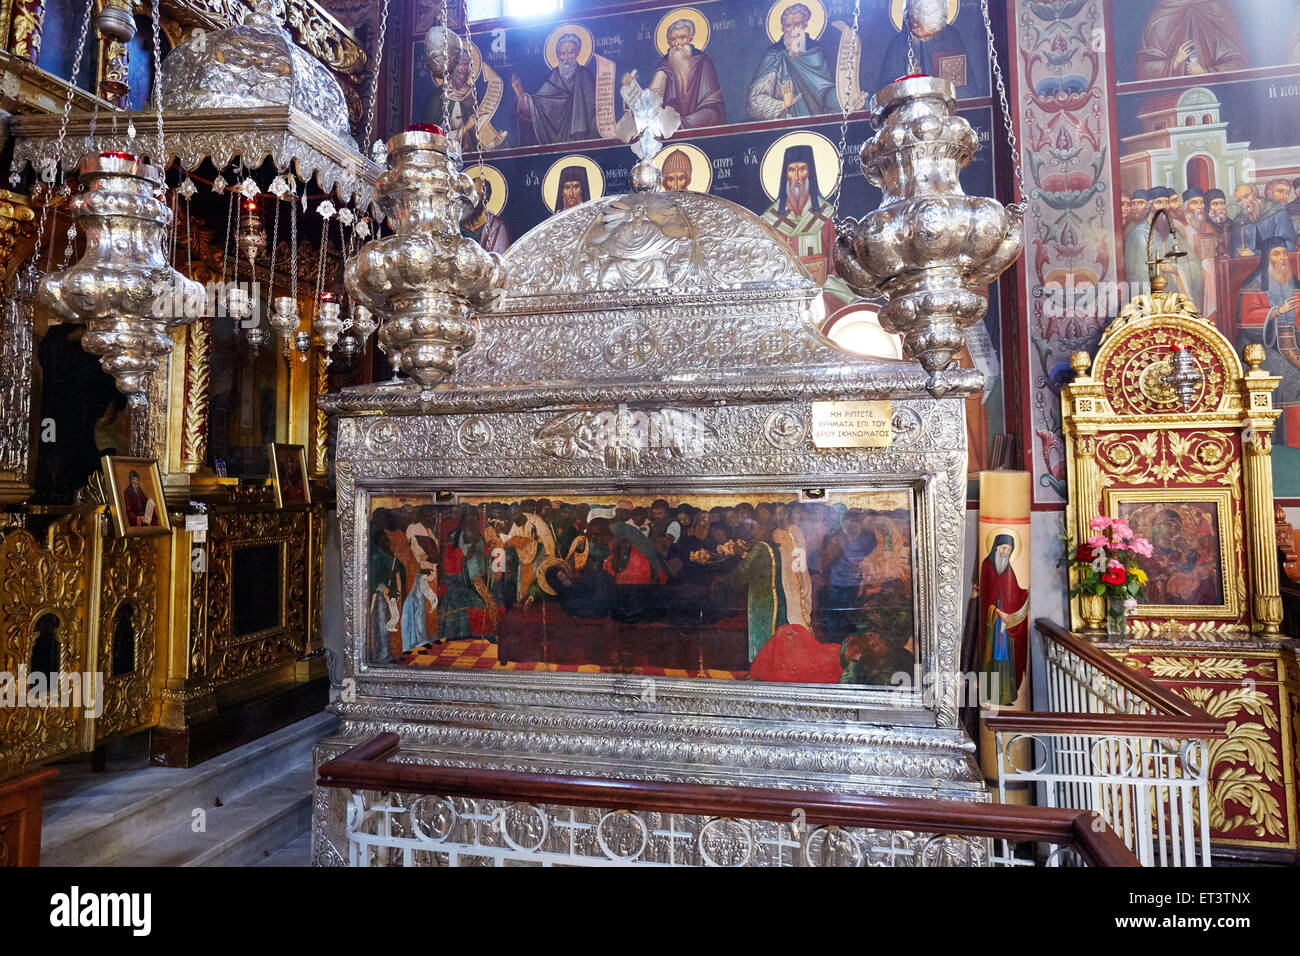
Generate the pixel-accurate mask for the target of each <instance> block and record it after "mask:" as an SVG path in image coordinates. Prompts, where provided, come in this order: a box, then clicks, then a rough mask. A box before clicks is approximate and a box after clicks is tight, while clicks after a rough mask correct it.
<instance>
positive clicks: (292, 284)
mask: <svg viewBox="0 0 1300 956" xmlns="http://www.w3.org/2000/svg"><path fill="white" fill-rule="evenodd" d="M285 175H286V176H292V175H293V173H291V172H287V173H285ZM303 188H304V189H306V186H304V187H303ZM289 296H290V297H291V298H292V299H293V307H294V308H295V309H296V308H298V187H297V186H296V185H295V186H294V187H293V205H292V206H291V207H290V209H289ZM285 354H286V355H288V354H289V353H288V352H286V353H285Z"/></svg>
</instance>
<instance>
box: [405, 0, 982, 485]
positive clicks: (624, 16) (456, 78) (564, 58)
mask: <svg viewBox="0 0 1300 956" xmlns="http://www.w3.org/2000/svg"><path fill="white" fill-rule="evenodd" d="M902 9H903V4H902V0H891V2H886V3H880V2H868V3H863V4H862V7H861V18H860V21H859V29H858V36H859V37H860V38H861V41H862V42H861V50H860V53H858V52H857V51H855V45H854V44H853V43H852V42H851V38H852V35H853V31H852V21H853V3H852V2H851V0H829V2H823V0H777V2H775V3H749V2H741V0H709V2H701V3H695V4H692V5H689V6H673V5H669V4H664V5H662V6H659V7H655V8H653V9H648V10H635V11H622V12H619V13H617V14H602V13H600V12H599V10H595V11H592V12H590V13H588V12H582V13H574V14H571V15H570V16H569V17H567V18H563V17H561V18H556V17H552V18H547V19H543V20H536V21H510V20H503V21H488V22H486V23H484V24H478V25H474V24H471V43H470V44H469V46H468V47H467V49H466V51H465V53H463V54H462V56H461V59H460V61H459V63H458V64H457V67H456V69H455V70H454V71H453V74H452V76H451V77H450V78H449V80H448V82H447V84H446V89H445V90H444V89H443V88H442V87H441V86H438V85H437V84H435V83H434V82H433V80H432V78H431V77H430V76H429V74H428V70H427V68H426V66H425V64H424V41H423V33H422V32H419V31H418V30H417V31H416V32H413V33H412V36H413V37H414V39H413V41H412V44H411V48H410V50H409V55H408V60H407V62H408V73H407V77H406V85H405V87H404V90H403V97H404V107H403V113H404V115H405V117H407V118H409V119H410V120H414V121H422V122H435V123H438V124H440V125H444V126H446V127H447V128H449V129H450V130H451V131H452V135H453V136H454V137H455V138H456V139H458V140H459V142H460V143H461V146H462V150H463V151H464V153H465V156H466V165H467V167H468V166H473V167H474V168H475V169H478V170H480V171H481V172H482V173H484V174H485V175H486V177H487V181H488V183H489V187H490V191H491V197H490V199H489V201H488V203H487V209H486V215H479V216H476V217H475V219H474V221H473V224H472V226H471V227H470V230H469V231H470V232H471V234H473V235H475V236H476V237H477V238H480V240H481V241H482V240H484V238H485V237H486V239H487V240H488V241H490V242H492V243H493V245H491V248H493V249H496V250H497V251H501V250H502V249H503V248H504V247H505V244H506V243H508V238H507V237H518V236H520V235H522V234H523V233H524V232H526V231H527V230H528V229H530V228H532V227H533V226H535V225H536V224H537V223H539V222H541V221H542V220H543V219H544V218H546V217H548V216H550V215H553V214H554V213H555V212H556V211H557V210H560V209H563V208H566V206H567V205H572V204H576V203H578V202H582V201H585V200H586V199H591V198H596V197H598V196H601V195H605V194H608V193H618V192H625V191H626V190H627V177H628V173H629V170H630V169H631V167H632V165H633V164H634V163H635V162H636V157H635V156H634V155H633V153H632V152H631V150H630V149H629V148H628V147H627V146H626V145H624V142H623V140H622V138H621V137H620V135H619V134H620V132H625V131H626V128H627V123H626V117H627V113H626V108H625V93H626V94H627V95H633V94H634V92H635V91H637V90H639V89H641V88H642V87H650V88H654V89H657V90H659V91H660V92H661V93H662V95H663V96H664V101H665V103H667V104H668V105H670V106H672V107H673V108H675V109H676V110H677V111H678V113H680V114H681V116H682V118H683V122H682V128H681V129H680V130H679V131H678V133H677V134H676V135H675V136H674V137H673V138H672V139H671V140H670V141H669V143H668V144H667V145H666V146H665V148H664V150H663V151H662V152H661V153H660V154H659V156H658V157H657V158H656V162H657V163H659V164H661V166H662V167H663V168H664V171H665V185H666V186H667V187H668V188H687V189H695V190H698V191H705V192H711V193H713V194H714V195H716V196H720V197H722V198H725V199H729V200H731V201H732V202H735V203H738V204H740V205H742V206H744V207H746V208H747V209H750V210H751V211H753V212H754V213H756V214H758V215H760V216H762V217H763V218H764V219H765V220H766V221H767V222H768V223H769V224H770V225H771V226H772V227H773V228H774V229H776V230H777V231H778V232H779V233H781V235H782V236H783V237H784V238H785V239H786V241H787V242H788V243H789V244H790V246H791V249H792V250H793V251H794V252H795V254H796V255H797V256H798V257H799V258H800V259H801V260H802V261H803V262H804V264H805V265H806V266H807V267H808V270H809V272H810V273H811V274H812V275H813V276H814V277H815V278H816V279H817V280H818V281H819V282H822V283H823V286H824V288H825V290H826V293H827V306H828V312H829V313H830V316H831V317H832V318H834V316H835V313H836V312H838V311H843V312H844V313H846V317H847V313H848V312H850V311H851V310H853V309H854V308H855V307H859V306H860V300H858V299H857V298H856V297H855V296H854V295H853V293H852V292H851V291H850V290H849V289H848V287H847V286H846V285H845V284H844V283H843V282H842V281H841V280H840V279H839V277H838V276H836V275H835V274H834V271H833V269H832V268H831V264H830V255H831V248H832V246H833V244H834V229H833V227H832V206H831V202H832V200H833V198H834V197H835V195H836V189H837V186H838V183H839V178H840V176H839V160H838V157H839V146H838V144H839V140H840V120H841V115H842V114H841V108H842V105H843V104H845V103H847V104H848V105H849V107H850V109H851V110H853V111H854V113H853V120H852V122H850V123H849V126H848V131H847V135H846V137H845V138H846V143H847V148H846V150H845V156H846V166H845V171H844V176H845V179H846V181H847V182H848V183H849V184H850V186H849V188H848V189H847V190H846V191H845V193H844V196H843V197H842V200H843V201H842V204H841V207H840V209H841V212H843V213H845V214H848V215H855V216H857V215H862V214H863V213H865V212H867V211H868V210H869V209H871V208H874V207H875V205H876V203H877V201H878V198H879V197H878V193H876V191H875V190H874V189H872V188H871V187H870V186H868V185H867V183H866V181H865V180H863V179H862V177H861V173H860V168H859V163H858V150H859V149H860V147H861V144H862V142H863V141H864V140H865V139H866V138H867V137H868V136H870V135H871V132H872V130H871V127H870V125H869V123H867V122H866V120H865V119H864V117H863V111H864V109H865V106H866V101H867V97H868V96H869V95H870V94H871V93H872V92H874V91H875V90H876V89H877V88H878V87H879V86H880V85H881V83H882V82H888V81H889V80H892V79H893V78H895V77H896V76H899V75H902V74H903V73H906V72H907V68H908V64H907V51H906V44H905V43H904V42H903V41H902V31H901V27H902V16H903V13H902ZM922 12H923V13H924V15H926V16H927V17H929V19H930V20H931V21H932V22H931V23H930V24H929V27H930V30H931V33H932V36H931V38H930V39H929V40H926V41H924V42H921V43H918V44H917V47H916V53H917V56H918V58H919V62H920V63H921V64H922V66H923V67H924V68H925V69H927V70H931V71H933V72H938V73H941V74H942V75H944V76H946V77H948V78H949V79H951V80H952V81H953V83H954V84H956V86H957V89H958V94H959V97H961V99H962V101H963V107H964V108H963V115H964V116H965V117H966V118H967V120H968V121H969V122H970V123H971V125H972V126H973V127H974V128H975V129H976V130H977V131H978V132H979V134H980V137H981V141H982V142H983V143H984V145H985V148H984V149H982V150H981V151H980V153H979V155H978V156H977V157H976V158H975V160H974V162H972V163H971V165H970V166H969V167H968V168H967V170H966V173H965V178H964V183H963V185H964V187H965V188H966V190H967V191H968V192H972V193H984V194H992V192H993V190H994V179H995V170H994V167H993V164H992V159H991V151H992V149H991V142H992V141H991V138H990V137H991V134H992V131H993V121H992V112H991V109H990V107H989V101H988V99H987V97H988V94H989V79H988V73H989V71H988V58H987V52H986V39H985V34H984V26H983V22H982V19H981V17H980V12H979V4H978V0H960V2H959V0H934V2H933V3H931V4H928V5H923V7H922ZM418 25H419V24H418V23H417V27H418ZM855 61H856V62H855ZM837 76H838V77H841V79H840V80H839V81H837V80H836V77H837ZM845 78H847V79H845ZM621 120H622V121H624V123H623V125H622V126H620V121H621ZM507 194H508V199H507V198H506V195H507ZM990 299H991V302H990V309H989V313H988V317H987V318H986V320H985V321H984V322H983V323H981V324H980V325H979V326H977V327H976V328H975V329H972V330H971V332H970V334H969V336H968V343H967V349H966V350H965V351H964V353H963V354H962V355H961V356H960V360H961V362H962V364H964V365H968V366H969V365H974V366H976V367H978V368H980V369H982V370H983V371H984V372H985V374H986V375H987V377H988V382H989V384H988V388H987V390H986V391H985V393H984V394H983V395H982V396H979V397H978V398H975V399H972V400H971V401H970V403H969V405H968V418H969V419H970V439H971V441H970V446H971V455H970V468H971V471H972V472H974V471H977V470H979V469H981V468H983V467H985V466H986V464H987V454H988V450H989V445H990V441H991V438H990V436H992V435H995V434H998V433H1000V432H1002V431H1004V429H1005V415H1004V409H1003V397H1002V384H1001V351H1002V346H1001V342H1002V330H1001V317H1000V311H999V307H998V301H997V300H998V296H997V291H996V287H994V289H993V291H992V293H991V296H990Z"/></svg>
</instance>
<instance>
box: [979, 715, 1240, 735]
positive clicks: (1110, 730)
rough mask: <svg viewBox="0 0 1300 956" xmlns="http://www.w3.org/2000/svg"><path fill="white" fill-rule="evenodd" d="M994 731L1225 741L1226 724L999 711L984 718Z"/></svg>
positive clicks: (1152, 717) (1156, 717)
mask: <svg viewBox="0 0 1300 956" xmlns="http://www.w3.org/2000/svg"><path fill="white" fill-rule="evenodd" d="M984 724H985V725H986V726H987V727H988V728H989V730H992V731H999V730H1005V731H1008V732H1011V733H1022V734H1033V733H1041V734H1062V735H1071V734H1075V735H1079V736H1085V737H1092V736H1100V737H1160V738H1167V739H1171V740H1210V739H1215V740H1222V739H1225V738H1226V737H1227V736H1228V724H1227V721H1223V720H1215V719H1214V718H1213V717H1210V716H1208V715H1207V716H1206V717H1205V718H1204V719H1200V718H1196V717H1181V716H1170V715H1167V714H1074V713H1068V712H1064V713H1062V712H1056V711H1040V710H1034V711H1020V712H1013V711H999V712H997V713H996V714H994V715H990V716H988V717H985V718H984Z"/></svg>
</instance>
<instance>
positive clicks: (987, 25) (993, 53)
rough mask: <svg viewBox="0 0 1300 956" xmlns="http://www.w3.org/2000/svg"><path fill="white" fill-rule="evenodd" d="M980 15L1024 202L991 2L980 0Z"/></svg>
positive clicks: (1022, 174)
mask: <svg viewBox="0 0 1300 956" xmlns="http://www.w3.org/2000/svg"><path fill="white" fill-rule="evenodd" d="M980 13H982V14H983V15H984V33H985V35H986V36H987V37H988V42H989V67H990V68H991V69H992V71H993V79H994V82H995V83H996V84H997V88H998V101H999V102H1000V103H1001V104H1002V125H1003V126H1005V127H1006V132H1007V142H1008V143H1009V144H1010V146H1011V169H1012V171H1013V172H1014V173H1015V177H1016V190H1017V192H1018V193H1019V195H1020V197H1021V199H1022V200H1023V198H1024V195H1025V177H1024V173H1023V172H1022V170H1021V168H1020V147H1019V146H1017V145H1016V131H1015V124H1014V123H1012V121H1011V106H1010V103H1009V100H1008V97H1007V85H1006V82H1005V81H1004V80H1003V78H1002V64H1001V63H999V62H998V51H997V50H996V49H995V47H994V45H993V20H992V18H991V17H990V16H989V0H980Z"/></svg>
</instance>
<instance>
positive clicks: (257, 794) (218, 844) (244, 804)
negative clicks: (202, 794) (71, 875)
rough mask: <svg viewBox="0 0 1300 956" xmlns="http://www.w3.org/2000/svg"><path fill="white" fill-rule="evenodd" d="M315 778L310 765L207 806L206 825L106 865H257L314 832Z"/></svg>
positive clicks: (182, 826)
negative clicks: (200, 829)
mask: <svg viewBox="0 0 1300 956" xmlns="http://www.w3.org/2000/svg"><path fill="white" fill-rule="evenodd" d="M314 782H315V777H314V775H313V773H312V771H311V769H310V766H308V767H307V768H304V769H301V770H295V771H293V772H291V773H287V774H284V775H282V776H280V777H278V778H277V779H275V780H273V781H272V782H270V783H267V784H264V785H262V786H260V787H258V788H257V789H255V790H250V791H248V792H247V793H244V794H242V795H241V796H239V797H237V798H235V799H234V800H231V801H229V802H225V803H223V804H222V805H221V806H219V807H212V808H209V809H206V810H205V811H204V814H203V823H204V828H203V830H202V831H201V832H195V830H194V825H193V822H192V821H189V820H187V821H184V822H182V823H178V824H176V825H174V826H172V827H171V828H170V829H167V830H164V831H163V832H162V833H159V834H158V835H157V836H155V837H154V838H153V839H151V840H148V841H146V842H144V843H141V844H137V845H135V846H132V847H130V848H128V849H126V850H124V851H123V852H122V853H120V854H118V855H117V856H114V857H113V858H111V859H109V860H108V861H106V862H105V864H104V865H105V866H252V865H253V864H255V863H258V862H259V861H262V860H265V859H267V857H268V856H269V855H270V854H271V853H272V852H274V851H275V850H277V849H279V848H280V847H283V846H285V845H286V844H288V843H291V842H293V841H294V840H295V839H298V838H299V837H301V836H302V835H303V834H308V835H309V834H310V832H311V797H312V784H313V783H314Z"/></svg>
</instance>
